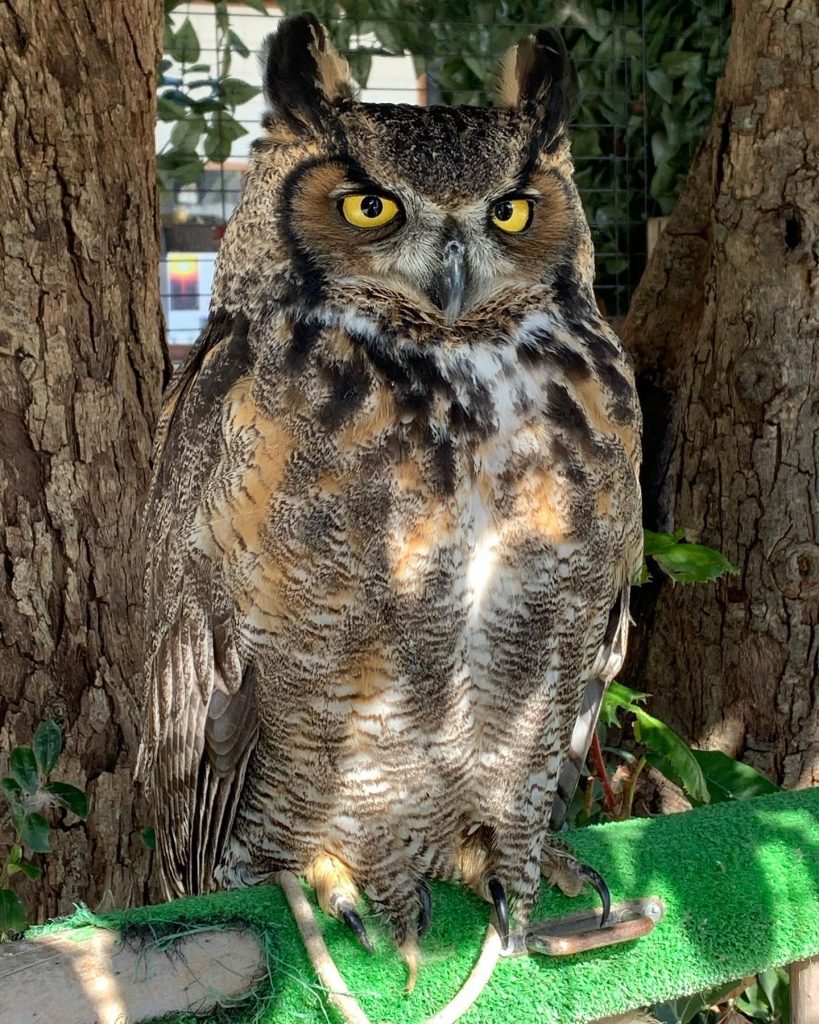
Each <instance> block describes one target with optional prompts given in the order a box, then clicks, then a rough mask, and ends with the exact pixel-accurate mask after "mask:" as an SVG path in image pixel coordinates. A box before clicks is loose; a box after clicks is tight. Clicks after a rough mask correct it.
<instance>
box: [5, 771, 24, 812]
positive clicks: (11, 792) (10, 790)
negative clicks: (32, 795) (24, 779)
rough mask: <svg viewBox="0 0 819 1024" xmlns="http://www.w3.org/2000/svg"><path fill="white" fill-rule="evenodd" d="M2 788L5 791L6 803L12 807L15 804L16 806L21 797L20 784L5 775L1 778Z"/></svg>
mask: <svg viewBox="0 0 819 1024" xmlns="http://www.w3.org/2000/svg"><path fill="white" fill-rule="evenodd" d="M2 786H3V789H4V791H5V794H6V798H7V799H8V802H9V803H10V804H11V805H12V807H13V806H14V805H15V804H18V803H19V802H20V797H21V796H22V793H23V791H22V789H21V788H20V783H19V782H17V781H16V780H15V779H11V778H9V777H8V775H6V776H5V777H4V778H3V782H2Z"/></svg>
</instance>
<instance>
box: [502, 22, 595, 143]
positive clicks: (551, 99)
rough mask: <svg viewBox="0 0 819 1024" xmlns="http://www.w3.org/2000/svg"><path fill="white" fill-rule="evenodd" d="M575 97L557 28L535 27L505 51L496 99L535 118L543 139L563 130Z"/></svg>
mask: <svg viewBox="0 0 819 1024" xmlns="http://www.w3.org/2000/svg"><path fill="white" fill-rule="evenodd" d="M576 100H577V72H576V71H575V67H574V63H573V61H572V59H571V57H570V56H569V51H568V50H567V49H566V44H565V43H564V42H563V37H562V36H561V35H560V33H559V32H558V31H557V29H554V28H541V29H538V31H537V32H536V33H535V34H534V35H532V36H526V37H525V38H523V39H521V40H520V42H519V43H516V44H515V45H514V46H512V47H511V48H510V49H509V50H508V51H507V53H506V56H505V57H504V58H503V61H502V63H501V66H500V69H499V71H498V103H499V105H500V106H502V107H515V108H517V109H519V110H521V111H523V112H524V113H526V114H528V115H529V116H531V117H532V118H533V119H535V120H536V122H537V124H538V130H539V134H540V135H541V137H542V139H543V141H544V142H549V141H551V140H552V139H554V138H555V137H556V136H557V135H559V134H560V133H561V132H562V131H563V129H564V128H565V127H566V123H567V122H568V120H569V119H570V118H571V116H572V112H573V110H574V105H575V102H576Z"/></svg>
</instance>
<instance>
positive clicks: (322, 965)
mask: <svg viewBox="0 0 819 1024" xmlns="http://www.w3.org/2000/svg"><path fill="white" fill-rule="evenodd" d="M276 881H277V882H278V884H279V885H280V886H281V887H282V890H283V891H284V895H285V899H286V900H287V902H288V905H289V906H290V910H291V911H292V913H293V917H294V918H295V920H296V925H297V927H298V929H299V932H300V933H301V937H302V941H303V942H304V947H305V949H306V950H307V955H308V956H309V957H310V962H311V963H312V964H313V968H314V969H315V972H316V974H317V975H318V979H319V981H320V982H321V984H322V986H323V987H324V990H325V992H326V993H327V1000H328V1002H329V1003H330V1005H331V1006H334V1007H335V1008H336V1009H337V1010H338V1011H339V1013H340V1014H341V1015H342V1017H343V1018H344V1020H345V1021H346V1022H347V1024H370V1019H369V1017H368V1016H367V1014H366V1013H365V1012H364V1011H363V1010H362V1009H361V1006H360V1005H359V1003H358V1000H357V999H356V998H355V996H354V995H353V994H352V993H351V992H350V990H349V989H348V988H347V985H346V983H345V981H344V979H343V978H342V976H341V973H340V972H339V969H338V968H337V967H336V965H335V961H334V960H333V958H332V956H331V955H330V951H329V949H328V948H327V945H326V944H325V942H324V939H323V938H322V935H321V931H320V930H319V926H318V922H317V921H316V915H315V914H314V913H313V908H312V906H311V905H310V902H309V901H308V899H307V897H306V896H305V895H304V890H303V889H302V887H301V885H300V884H299V880H298V879H297V878H296V876H295V875H294V874H293V873H292V872H291V871H280V872H279V874H278V876H277V878H276ZM500 953H501V938H500V935H498V933H497V931H495V926H494V925H493V924H490V925H489V927H488V928H487V930H486V938H485V939H484V941H483V947H482V948H481V955H480V956H479V957H478V962H477V963H476V964H475V966H474V967H473V968H472V973H471V974H470V975H469V977H468V978H467V979H466V981H465V982H464V984H463V986H462V987H461V989H460V991H459V992H458V993H457V994H456V995H455V997H454V998H453V999H452V1000H451V1001H450V1002H449V1003H447V1005H446V1006H445V1007H444V1008H443V1009H442V1010H439V1011H438V1012H437V1013H436V1014H434V1016H432V1017H430V1018H429V1019H428V1020H427V1021H426V1024H455V1022H456V1021H457V1020H460V1018H461V1017H463V1015H464V1014H465V1013H466V1011H467V1010H468V1009H469V1007H470V1006H472V1004H473V1003H474V1002H475V1000H476V999H477V998H478V996H479V995H480V994H481V992H483V990H484V989H485V988H486V986H487V985H488V983H489V980H490V978H491V977H492V974H493V973H494V970H495V966H496V964H497V962H498V958H499V957H500Z"/></svg>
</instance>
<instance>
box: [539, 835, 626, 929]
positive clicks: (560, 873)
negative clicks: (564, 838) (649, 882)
mask: <svg viewBox="0 0 819 1024" xmlns="http://www.w3.org/2000/svg"><path fill="white" fill-rule="evenodd" d="M540 869H541V872H542V873H543V875H544V876H545V877H546V878H547V879H548V881H549V884H550V885H556V886H557V887H558V889H560V891H561V892H563V893H565V894H566V895H567V896H577V894H578V893H579V892H580V890H581V889H582V888H583V886H584V885H585V884H586V883H587V882H589V883H591V885H593V886H594V888H595V889H596V890H597V892H598V893H599V895H600V901H601V902H602V904H603V916H602V917H601V919H600V927H601V928H602V927H603V926H604V925H605V923H606V921H608V918H609V913H610V911H611V894H610V892H609V887H608V885H607V884H606V880H605V878H603V876H602V875H601V874H600V872H599V871H596V870H595V869H594V868H593V867H591V866H590V865H588V864H581V862H580V861H579V860H577V858H576V857H574V856H573V855H572V854H571V853H570V852H569V850H567V849H566V848H565V847H564V845H563V843H562V842H561V840H560V839H559V838H558V837H557V836H551V837H550V840H549V844H548V846H545V847H544V848H543V854H542V857H541V862H540Z"/></svg>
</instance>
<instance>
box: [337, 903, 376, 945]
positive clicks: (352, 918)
mask: <svg viewBox="0 0 819 1024" xmlns="http://www.w3.org/2000/svg"><path fill="white" fill-rule="evenodd" d="M336 913H337V914H338V916H339V918H340V920H342V921H343V922H344V923H345V924H346V925H347V927H348V928H349V929H350V931H351V932H353V934H354V935H355V937H356V938H357V939H358V941H359V942H360V943H361V945H362V946H363V947H364V949H366V951H367V952H368V953H369V954H370V955H372V954H373V953H375V946H373V944H372V939H371V938H370V936H369V935H368V934H367V929H366V928H365V927H364V922H363V921H362V920H361V915H360V914H359V913H358V911H357V910H356V909H355V907H352V906H350V905H349V904H348V903H342V904H340V905H339V906H337V907H336Z"/></svg>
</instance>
